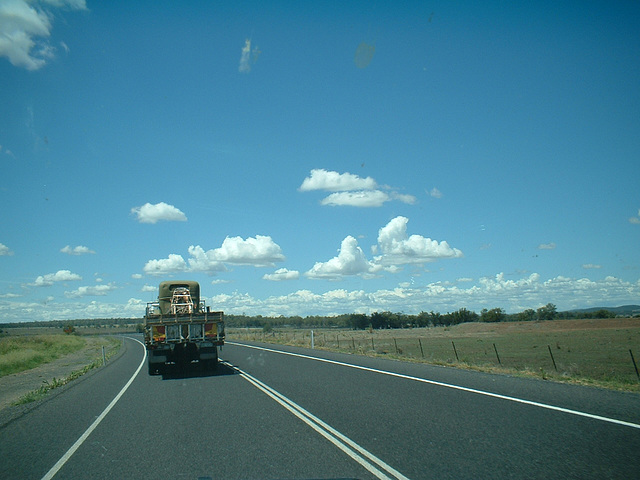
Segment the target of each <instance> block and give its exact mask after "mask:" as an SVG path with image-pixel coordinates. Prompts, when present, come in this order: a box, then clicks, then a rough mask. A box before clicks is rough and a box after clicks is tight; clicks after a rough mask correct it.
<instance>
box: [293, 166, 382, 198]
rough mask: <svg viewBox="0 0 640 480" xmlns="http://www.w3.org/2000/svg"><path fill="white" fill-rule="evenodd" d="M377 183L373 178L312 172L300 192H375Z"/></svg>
mask: <svg viewBox="0 0 640 480" xmlns="http://www.w3.org/2000/svg"><path fill="white" fill-rule="evenodd" d="M377 186H378V185H377V183H376V181H375V180H374V179H373V178H371V177H367V178H361V177H359V176H358V175H354V174H352V173H338V172H333V171H327V170H325V169H314V170H311V175H310V176H309V177H307V178H305V179H304V181H303V182H302V185H300V188H299V190H300V191H301V192H308V191H311V190H326V191H329V192H344V191H348V190H374V189H375V188H377Z"/></svg>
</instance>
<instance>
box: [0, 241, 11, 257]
mask: <svg viewBox="0 0 640 480" xmlns="http://www.w3.org/2000/svg"><path fill="white" fill-rule="evenodd" d="M10 255H13V252H12V251H11V249H10V248H9V247H7V246H6V245H5V244H4V243H0V257H2V256H10Z"/></svg>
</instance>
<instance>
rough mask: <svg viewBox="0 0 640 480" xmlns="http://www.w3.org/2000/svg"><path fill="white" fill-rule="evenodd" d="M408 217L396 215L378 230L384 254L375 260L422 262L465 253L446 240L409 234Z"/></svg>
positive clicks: (379, 248)
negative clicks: (451, 245) (439, 240)
mask: <svg viewBox="0 0 640 480" xmlns="http://www.w3.org/2000/svg"><path fill="white" fill-rule="evenodd" d="M408 222H409V219H408V218H406V217H396V218H394V219H392V220H391V221H390V222H389V223H388V224H387V225H386V226H384V227H382V228H381V229H380V230H379V232H378V248H377V249H376V251H379V252H380V253H381V254H382V255H380V256H378V257H376V258H375V261H376V262H378V263H380V264H383V265H405V264H422V263H427V262H433V261H435V260H438V259H440V258H459V257H462V256H463V254H462V252H461V251H460V250H458V249H457V248H452V247H450V246H449V244H448V243H447V242H446V241H442V242H438V241H436V240H432V239H430V238H425V237H423V236H421V235H411V236H410V237H408V236H407V223H408Z"/></svg>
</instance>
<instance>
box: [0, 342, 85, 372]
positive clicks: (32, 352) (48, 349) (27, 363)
mask: <svg viewBox="0 0 640 480" xmlns="http://www.w3.org/2000/svg"><path fill="white" fill-rule="evenodd" d="M85 345H86V341H85V339H84V338H83V337H80V336H77V335H27V336H19V337H18V336H6V337H0V377H3V376H5V375H11V374H13V373H20V372H23V371H25V370H30V369H32V368H35V367H38V366H39V365H42V364H44V363H48V362H51V361H53V360H56V359H58V358H60V357H63V356H65V355H68V354H70V353H74V352H77V351H79V350H80V349H82V348H84V346H85Z"/></svg>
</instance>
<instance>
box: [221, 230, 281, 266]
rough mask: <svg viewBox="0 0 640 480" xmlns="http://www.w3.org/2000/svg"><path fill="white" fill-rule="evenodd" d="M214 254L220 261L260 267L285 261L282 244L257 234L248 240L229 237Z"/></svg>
mask: <svg viewBox="0 0 640 480" xmlns="http://www.w3.org/2000/svg"><path fill="white" fill-rule="evenodd" d="M212 255H213V256H214V258H215V259H216V260H217V261H219V262H224V263H232V264H236V265H253V266H258V267H269V266H273V265H274V263H276V262H282V261H284V259H285V257H284V255H283V254H282V250H281V248H280V246H279V245H278V244H277V243H275V242H274V241H273V240H272V239H271V237H269V236H264V235H256V236H255V237H249V238H247V239H246V240H244V239H242V238H241V237H227V238H225V239H224V242H222V246H221V247H220V248H216V249H215V250H213V253H212Z"/></svg>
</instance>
